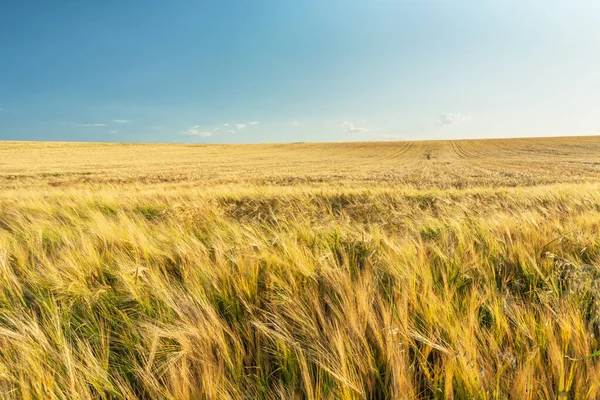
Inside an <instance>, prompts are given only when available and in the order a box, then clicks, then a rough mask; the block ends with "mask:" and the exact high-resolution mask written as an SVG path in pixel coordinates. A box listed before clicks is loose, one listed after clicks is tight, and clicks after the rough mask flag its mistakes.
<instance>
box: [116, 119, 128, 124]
mask: <svg viewBox="0 0 600 400" xmlns="http://www.w3.org/2000/svg"><path fill="white" fill-rule="evenodd" d="M113 122H114V123H115V124H128V123H130V122H131V121H128V120H126V119H113Z"/></svg>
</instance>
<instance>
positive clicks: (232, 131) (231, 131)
mask: <svg viewBox="0 0 600 400" xmlns="http://www.w3.org/2000/svg"><path fill="white" fill-rule="evenodd" d="M227 132H229V133H235V131H234V130H233V129H230V130H228V131H227Z"/></svg>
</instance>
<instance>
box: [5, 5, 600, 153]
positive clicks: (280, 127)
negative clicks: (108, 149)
mask: <svg viewBox="0 0 600 400" xmlns="http://www.w3.org/2000/svg"><path fill="white" fill-rule="evenodd" d="M0 109H1V111H0V139H17V140H77V141H146V142H190V143H228V142H235V143H252V142H293V141H355V140H402V139H441V138H472V137H510V136H552V135H585V134H595V133H600V2H598V1H596V0H594V1H591V0H590V1H582V0H564V1H554V0H543V1H542V0H527V1H524V0H518V1H516V0H498V1H491V0H490V1H488V0H472V1H467V0H453V1H450V0H448V1H441V0H439V1H427V0H414V1H401V0H326V1H323V0H298V1H296V0H251V1H250V0H238V1H230V0H220V1H219V0H214V1H199V0H196V1H191V0H190V1H187V0H185V1H184V0H169V1H166V0H160V1H159V0H144V1H141V0H119V1H117V0H78V1H75V0H52V1H49V0H43V1H42V0H36V1H34V0H2V1H0ZM225 124H228V125H225Z"/></svg>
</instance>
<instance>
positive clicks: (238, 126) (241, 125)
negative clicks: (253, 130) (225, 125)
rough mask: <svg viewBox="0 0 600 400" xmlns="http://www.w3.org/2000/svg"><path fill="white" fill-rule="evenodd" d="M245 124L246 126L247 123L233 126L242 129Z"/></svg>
mask: <svg viewBox="0 0 600 400" xmlns="http://www.w3.org/2000/svg"><path fill="white" fill-rule="evenodd" d="M246 126H248V125H246V124H235V128H236V129H238V130H240V129H244V128H245V127H246Z"/></svg>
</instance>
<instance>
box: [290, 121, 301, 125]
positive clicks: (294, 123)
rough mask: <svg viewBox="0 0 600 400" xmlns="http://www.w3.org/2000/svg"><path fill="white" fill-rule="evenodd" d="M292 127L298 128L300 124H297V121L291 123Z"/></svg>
mask: <svg viewBox="0 0 600 400" xmlns="http://www.w3.org/2000/svg"><path fill="white" fill-rule="evenodd" d="M292 126H300V122H298V121H292Z"/></svg>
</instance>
